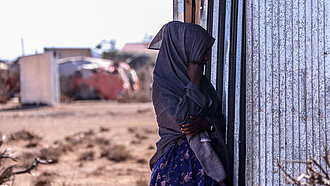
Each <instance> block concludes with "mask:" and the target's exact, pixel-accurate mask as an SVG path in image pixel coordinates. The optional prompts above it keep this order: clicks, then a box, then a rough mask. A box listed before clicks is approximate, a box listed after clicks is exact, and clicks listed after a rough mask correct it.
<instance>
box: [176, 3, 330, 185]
mask: <svg viewBox="0 0 330 186" xmlns="http://www.w3.org/2000/svg"><path fill="white" fill-rule="evenodd" d="M173 5H174V15H173V18H174V20H180V21H185V22H195V23H197V24H200V25H202V26H203V27H204V28H206V29H207V30H208V31H209V33H211V34H212V35H213V37H214V38H216V42H215V45H214V46H213V48H212V54H211V63H210V65H209V66H207V68H206V71H205V75H206V76H207V77H208V78H209V79H210V80H211V82H212V84H213V85H214V87H215V88H216V90H217V92H218V95H219V99H220V101H221V106H222V112H223V114H224V115H225V117H226V122H227V134H226V137H227V138H226V140H227V146H228V148H229V152H230V156H231V157H232V159H233V162H232V166H233V179H232V180H233V183H234V185H259V184H260V185H285V178H284V177H283V176H282V173H283V172H282V171H281V170H279V168H278V166H277V160H280V162H281V163H282V165H283V167H284V168H285V169H286V170H287V171H288V172H289V173H291V174H292V175H293V176H296V177H297V176H299V175H300V173H305V172H306V167H305V165H304V164H293V163H288V162H284V161H283V160H306V159H308V158H309V157H315V159H316V160H317V161H320V162H322V164H323V165H324V162H323V161H322V159H321V156H322V155H324V154H325V149H324V146H325V145H327V146H328V148H329V147H330V57H329V52H330V20H329V16H330V15H329V14H330V12H329V9H330V1H328V0H313V1H312V0H306V1H300V0H276V1H275V0H265V1H260V0H231V1H229V0H227V1H226V0H174V3H173ZM196 11H198V13H196Z"/></svg>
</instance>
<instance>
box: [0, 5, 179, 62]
mask: <svg viewBox="0 0 330 186" xmlns="http://www.w3.org/2000/svg"><path fill="white" fill-rule="evenodd" d="M172 3H173V0H56V1H54V0H53V1H50V0H0V59H7V60H12V59H15V58H16V57H18V56H20V55H21V54H22V47H21V38H23V41H24V52H25V55H29V54H34V53H35V52H36V51H37V52H38V53H42V52H43V48H44V47H90V48H94V47H95V46H96V45H97V44H98V43H99V42H100V41H101V40H103V39H106V40H110V39H115V40H116V42H117V45H116V46H117V48H119V49H120V48H121V47H122V46H123V45H124V44H125V43H129V42H139V41H141V40H142V39H143V37H144V36H145V34H148V35H156V34H157V32H158V30H159V29H160V28H161V27H162V25H163V24H165V23H167V22H169V21H171V20H172V19H173V13H172V12H173V4H172Z"/></svg>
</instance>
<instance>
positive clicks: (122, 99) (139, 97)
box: [117, 90, 151, 103]
mask: <svg viewBox="0 0 330 186" xmlns="http://www.w3.org/2000/svg"><path fill="white" fill-rule="evenodd" d="M117 101H118V102H119V103H145V102H150V101H151V91H149V90H141V91H138V92H134V93H133V94H127V93H125V94H121V95H119V96H118V98H117Z"/></svg>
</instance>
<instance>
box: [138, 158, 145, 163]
mask: <svg viewBox="0 0 330 186" xmlns="http://www.w3.org/2000/svg"><path fill="white" fill-rule="evenodd" d="M136 162H137V163H140V164H146V163H147V161H146V160H145V159H143V158H140V159H137V160H136Z"/></svg>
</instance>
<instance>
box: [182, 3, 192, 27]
mask: <svg viewBox="0 0 330 186" xmlns="http://www.w3.org/2000/svg"><path fill="white" fill-rule="evenodd" d="M192 1H193V0H185V1H184V12H185V13H184V22H186V23H191V22H192V14H193V13H192Z"/></svg>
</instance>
